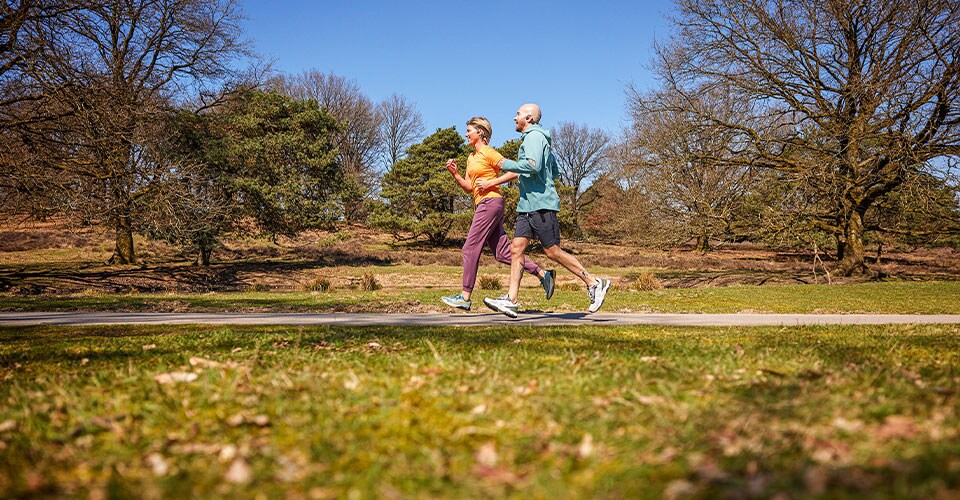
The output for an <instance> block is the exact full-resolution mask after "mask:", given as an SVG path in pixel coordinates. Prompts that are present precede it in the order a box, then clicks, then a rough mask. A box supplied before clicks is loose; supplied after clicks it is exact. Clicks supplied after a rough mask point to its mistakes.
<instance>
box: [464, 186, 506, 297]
mask: <svg viewBox="0 0 960 500" xmlns="http://www.w3.org/2000/svg"><path fill="white" fill-rule="evenodd" d="M497 199H498V198H491V199H486V200H483V201H481V202H480V203H479V204H478V205H477V207H476V209H474V212H473V221H472V222H471V223H470V231H469V232H468V233H467V240H466V241H465V242H464V243H463V286H462V290H463V291H462V292H461V293H462V295H463V298H465V299H468V300H469V299H470V294H471V293H473V287H474V285H475V284H476V283H477V268H479V267H480V252H482V251H483V244H484V242H486V241H487V240H488V236H489V234H490V232H491V231H492V230H493V229H494V227H500V231H503V224H502V221H503V204H502V202H501V204H500V210H499V213H500V215H499V219H498V218H497V212H498V210H497V209H496V206H495V205H496V204H493V206H492V205H491V203H490V202H491V201H493V200H497ZM497 221H500V224H499V225H495V224H494V223H495V222H497Z"/></svg>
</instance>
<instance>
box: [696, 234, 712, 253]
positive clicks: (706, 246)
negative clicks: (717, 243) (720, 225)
mask: <svg viewBox="0 0 960 500" xmlns="http://www.w3.org/2000/svg"><path fill="white" fill-rule="evenodd" d="M697 251H698V252H700V253H707V252H708V251H710V236H708V235H706V234H701V235H700V236H697Z"/></svg>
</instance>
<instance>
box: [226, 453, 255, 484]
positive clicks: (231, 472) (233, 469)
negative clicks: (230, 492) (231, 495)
mask: <svg viewBox="0 0 960 500" xmlns="http://www.w3.org/2000/svg"><path fill="white" fill-rule="evenodd" d="M223 479H224V480H225V481H227V482H228V483H233V484H247V483H249V482H250V481H251V480H252V479H253V471H252V470H251V469H250V464H248V463H247V460H246V459H244V458H243V457H237V458H235V459H234V460H233V462H232V463H231V464H230V468H229V469H227V473H226V474H224V475H223Z"/></svg>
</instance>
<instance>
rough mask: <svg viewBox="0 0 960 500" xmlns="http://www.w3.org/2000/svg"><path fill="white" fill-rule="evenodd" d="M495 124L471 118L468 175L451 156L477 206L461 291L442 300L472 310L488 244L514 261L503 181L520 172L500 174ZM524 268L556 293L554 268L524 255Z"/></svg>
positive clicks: (450, 166) (506, 259) (466, 248)
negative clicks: (472, 297)
mask: <svg viewBox="0 0 960 500" xmlns="http://www.w3.org/2000/svg"><path fill="white" fill-rule="evenodd" d="M492 133H493V128H492V127H491V126H490V122H489V121H488V120H487V119H486V118H484V117H482V116H475V117H473V118H471V119H470V121H468V122H467V135H466V137H467V143H468V144H469V145H471V146H473V152H471V153H470V156H468V157H467V172H466V173H467V178H466V179H464V178H463V177H461V176H460V173H459V171H458V170H459V166H458V165H457V162H456V160H452V159H450V160H447V170H449V171H450V173H451V174H452V175H453V178H454V179H455V180H456V181H457V184H459V185H460V187H462V188H463V190H464V191H466V192H467V193H470V194H471V195H473V203H474V205H475V209H474V212H473V221H472V222H471V223H470V231H469V232H468V233H467V241H466V242H464V244H463V286H462V288H461V292H460V293H458V294H456V295H454V296H452V297H442V298H441V300H443V302H444V303H445V304H447V305H449V306H451V307H456V308H458V309H463V310H466V311H469V310H470V306H471V302H470V295H471V294H472V293H473V287H474V285H475V284H476V281H477V268H478V267H479V265H480V253H481V252H482V251H483V245H484V244H486V245H487V246H489V247H490V249H491V250H492V251H493V255H494V257H495V258H496V259H497V261H499V262H502V263H504V264H508V265H509V264H510V238H508V237H507V233H506V232H504V230H503V195H501V194H500V188H499V187H498V186H499V185H500V184H503V183H506V182H510V181H512V180H514V179H516V178H517V174H515V173H511V172H505V173H504V174H503V175H499V174H500V167H499V165H498V164H499V163H500V160H502V159H503V155H501V154H500V153H498V152H497V150H495V149H493V148H492V147H490V146H489V145H488V144H489V142H490V136H491V135H492ZM523 269H524V270H525V271H526V272H528V273H530V274H532V275H534V276H536V277H537V278H539V279H540V285H541V286H542V287H543V289H544V290H545V291H546V294H547V299H549V298H550V297H552V296H553V286H554V277H555V276H556V274H555V273H554V272H553V271H550V270H548V271H544V270H543V269H541V268H540V266H538V265H537V264H535V263H534V262H533V261H532V260H530V259H527V258H524V261H523Z"/></svg>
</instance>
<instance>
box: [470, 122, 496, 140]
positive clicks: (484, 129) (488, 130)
mask: <svg viewBox="0 0 960 500" xmlns="http://www.w3.org/2000/svg"><path fill="white" fill-rule="evenodd" d="M470 125H473V127H474V128H476V129H477V131H478V132H480V138H481V139H483V142H485V143H487V144H490V136H492V135H493V127H491V126H490V120H487V119H486V118H484V117H482V116H474V117H473V118H471V119H470V120H468V121H467V126H468V127H469V126H470Z"/></svg>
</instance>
